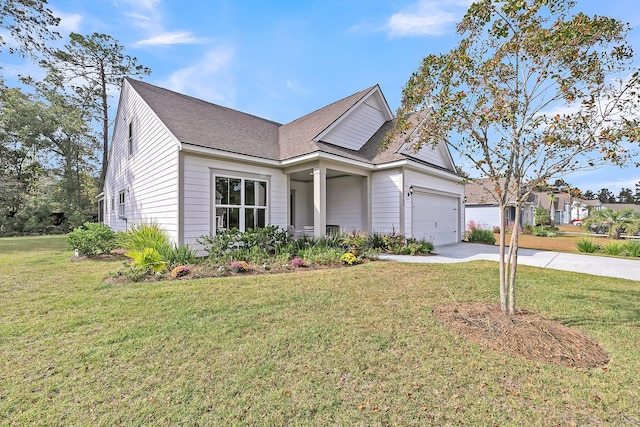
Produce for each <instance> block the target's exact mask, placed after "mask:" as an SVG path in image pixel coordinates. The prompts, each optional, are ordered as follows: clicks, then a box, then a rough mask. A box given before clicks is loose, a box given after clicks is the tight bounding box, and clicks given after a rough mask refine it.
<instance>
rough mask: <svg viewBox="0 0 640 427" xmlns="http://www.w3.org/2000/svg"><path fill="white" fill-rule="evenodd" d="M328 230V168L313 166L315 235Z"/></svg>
mask: <svg viewBox="0 0 640 427" xmlns="http://www.w3.org/2000/svg"><path fill="white" fill-rule="evenodd" d="M326 232H327V168H326V167H317V168H313V235H314V236H316V237H320V236H324V235H325V234H326Z"/></svg>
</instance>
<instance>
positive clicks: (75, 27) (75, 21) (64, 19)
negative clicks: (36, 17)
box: [53, 10, 83, 33]
mask: <svg viewBox="0 0 640 427" xmlns="http://www.w3.org/2000/svg"><path fill="white" fill-rule="evenodd" d="M53 14H54V15H55V16H57V17H58V18H60V23H59V24H58V27H57V28H56V30H57V31H58V32H60V33H78V32H80V26H81V25H82V21H83V16H82V15H80V14H78V13H65V12H60V11H59V10H56V11H54V12H53Z"/></svg>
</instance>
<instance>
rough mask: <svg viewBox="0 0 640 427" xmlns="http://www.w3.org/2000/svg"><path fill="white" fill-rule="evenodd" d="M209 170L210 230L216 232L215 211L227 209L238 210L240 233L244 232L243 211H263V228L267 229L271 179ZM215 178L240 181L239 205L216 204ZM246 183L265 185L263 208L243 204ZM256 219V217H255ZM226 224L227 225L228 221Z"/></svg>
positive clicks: (235, 172) (216, 218)
mask: <svg viewBox="0 0 640 427" xmlns="http://www.w3.org/2000/svg"><path fill="white" fill-rule="evenodd" d="M210 170H211V206H212V208H213V209H212V214H211V230H212V231H213V233H215V232H216V231H217V230H218V228H219V227H218V225H219V224H218V221H219V220H218V216H217V209H218V208H223V209H229V208H237V209H239V215H238V223H239V224H238V225H239V229H240V230H242V231H246V224H245V221H246V218H245V209H254V212H255V211H256V210H263V211H264V226H265V227H267V226H268V225H269V224H270V222H271V177H270V176H269V175H258V174H251V173H242V172H237V171H231V170H223V169H210ZM216 178H228V179H237V180H240V187H241V189H240V200H241V204H239V205H230V204H222V203H220V204H218V203H217V195H216ZM246 181H258V182H263V183H265V186H266V194H265V204H264V205H263V206H258V205H255V204H254V205H247V204H245V198H246V197H245V182H246ZM256 217H257V215H256ZM226 221H227V224H228V220H226Z"/></svg>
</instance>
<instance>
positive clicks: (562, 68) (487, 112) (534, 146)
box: [387, 0, 640, 314]
mask: <svg viewBox="0 0 640 427" xmlns="http://www.w3.org/2000/svg"><path fill="white" fill-rule="evenodd" d="M573 6H574V2H571V1H569V0H558V1H549V0H482V1H479V2H477V3H474V4H472V5H471V6H470V8H469V10H468V11H467V13H466V14H465V16H464V18H463V20H462V22H461V23H460V24H458V26H457V31H458V33H459V34H460V35H461V36H462V37H463V38H462V39H461V40H460V42H459V44H458V46H457V47H456V48H454V49H453V50H451V51H450V52H449V53H446V54H442V55H433V54H432V55H429V56H427V57H425V58H424V59H423V61H422V64H421V66H420V68H419V69H418V70H417V71H416V72H414V73H413V75H412V76H411V78H410V79H409V81H408V82H407V84H406V85H405V87H404V88H403V93H402V103H401V106H400V108H399V109H398V113H397V120H396V124H395V127H394V129H393V130H392V131H390V133H389V135H388V136H387V142H389V141H391V140H392V139H394V138H403V139H406V140H407V141H410V142H411V143H412V146H413V148H414V149H416V150H417V149H419V148H421V147H422V146H423V145H425V144H427V145H430V146H435V145H436V144H438V143H446V144H448V145H449V147H450V148H451V149H452V150H453V151H454V152H457V153H458V155H459V156H461V157H462V158H463V159H465V160H466V161H467V163H470V164H472V165H473V167H474V168H475V169H476V172H475V173H476V174H477V175H479V177H486V178H489V179H490V180H491V182H492V184H493V187H494V188H495V191H496V194H497V198H498V204H499V207H500V211H501V221H500V222H501V227H500V249H501V250H500V306H501V308H502V310H503V311H504V312H508V313H510V314H513V313H515V280H516V272H517V260H518V235H519V231H518V228H517V227H514V230H513V232H512V234H511V241H510V244H509V251H508V253H507V252H506V250H505V249H506V234H505V228H506V220H505V214H504V212H505V208H506V205H507V201H508V195H509V194H512V193H510V192H509V191H508V190H509V189H511V188H515V189H516V191H515V194H517V195H518V197H517V198H516V200H515V210H516V212H515V216H516V218H518V217H519V216H520V212H521V210H522V206H523V204H524V203H525V201H526V199H527V197H528V196H529V194H530V193H531V191H532V189H533V188H535V187H536V186H537V185H539V184H542V183H545V182H549V180H551V179H554V178H556V177H559V176H563V175H565V174H567V173H569V172H571V171H575V170H579V169H583V168H592V167H594V166H597V165H600V164H603V163H617V164H619V163H623V162H625V161H627V160H628V159H629V158H630V154H631V153H630V152H629V151H627V150H629V147H628V146H626V145H625V144H624V142H625V141H631V142H634V143H635V142H636V141H638V140H640V135H639V134H640V130H639V128H638V123H639V121H638V118H637V115H636V111H638V109H637V106H638V99H637V96H635V94H637V93H639V92H638V89H640V80H639V73H638V72H637V71H635V70H633V69H632V66H633V63H632V60H633V52H632V49H631V47H630V46H629V45H628V43H627V42H626V39H625V37H626V33H627V32H628V30H629V28H628V25H625V24H623V23H622V22H620V21H617V20H615V19H611V18H607V17H600V16H593V17H589V16H586V15H585V14H582V13H578V14H575V15H570V13H571V9H572V7H573ZM630 70H633V71H631V72H630ZM634 71H635V72H634ZM615 75H625V76H629V77H628V78H627V79H625V80H610V79H609V77H610V76H615ZM567 107H570V108H567ZM560 108H563V109H560Z"/></svg>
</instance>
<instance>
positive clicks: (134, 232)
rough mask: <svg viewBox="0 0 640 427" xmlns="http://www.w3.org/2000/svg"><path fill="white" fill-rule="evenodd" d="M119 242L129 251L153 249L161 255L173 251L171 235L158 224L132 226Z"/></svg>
mask: <svg viewBox="0 0 640 427" xmlns="http://www.w3.org/2000/svg"><path fill="white" fill-rule="evenodd" d="M119 240H120V244H121V245H122V247H123V248H125V249H127V250H129V251H137V252H141V251H143V250H144V249H146V248H151V249H155V250H156V251H158V252H159V253H167V251H169V250H170V249H171V243H170V241H169V235H168V234H167V232H166V231H165V230H163V229H162V228H160V226H159V225H158V224H156V223H150V224H139V225H131V226H130V227H129V231H128V232H126V233H124V234H123V235H121V236H120V239H119Z"/></svg>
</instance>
